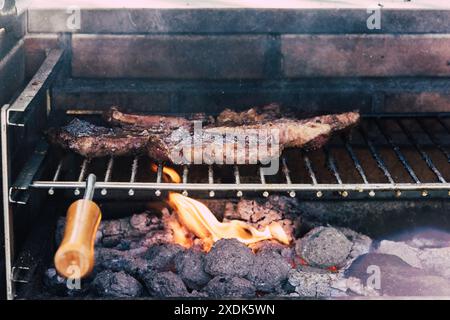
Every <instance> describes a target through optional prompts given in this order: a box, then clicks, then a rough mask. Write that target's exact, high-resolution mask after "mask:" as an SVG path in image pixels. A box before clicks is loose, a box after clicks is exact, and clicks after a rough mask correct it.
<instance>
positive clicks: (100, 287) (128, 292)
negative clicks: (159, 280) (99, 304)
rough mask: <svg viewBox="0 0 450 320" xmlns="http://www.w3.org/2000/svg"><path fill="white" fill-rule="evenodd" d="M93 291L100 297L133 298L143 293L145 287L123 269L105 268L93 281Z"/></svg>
mask: <svg viewBox="0 0 450 320" xmlns="http://www.w3.org/2000/svg"><path fill="white" fill-rule="evenodd" d="M92 288H93V291H94V292H95V293H96V294H97V295H98V296H99V297H106V298H133V297H139V296H141V294H142V290H143V287H142V285H141V284H140V283H139V281H137V280H136V279H135V278H133V277H132V276H130V275H128V274H126V273H125V272H123V271H120V272H112V271H109V270H105V271H102V272H100V273H99V274H97V276H96V277H95V279H94V281H93V282H92Z"/></svg>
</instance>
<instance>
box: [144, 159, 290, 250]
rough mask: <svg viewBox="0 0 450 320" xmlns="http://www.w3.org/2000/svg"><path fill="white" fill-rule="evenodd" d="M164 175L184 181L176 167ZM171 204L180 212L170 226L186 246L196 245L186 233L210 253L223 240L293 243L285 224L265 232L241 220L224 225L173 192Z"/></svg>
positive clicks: (201, 207)
mask: <svg viewBox="0 0 450 320" xmlns="http://www.w3.org/2000/svg"><path fill="white" fill-rule="evenodd" d="M152 170H153V171H156V170H157V166H156V165H152ZM163 174H164V180H165V181H172V182H175V183H179V182H180V181H181V178H180V176H179V175H178V173H177V172H176V171H175V170H174V169H172V168H168V167H163ZM167 202H168V204H169V205H170V207H171V208H172V209H173V210H174V211H175V212H176V213H177V218H178V219H173V221H172V220H171V221H170V222H169V227H170V228H171V229H172V230H173V233H174V241H175V242H176V243H178V244H180V245H182V246H184V247H190V246H192V243H193V242H192V239H191V238H190V237H189V235H188V233H187V232H186V230H189V231H190V232H191V233H193V234H194V235H195V236H196V237H197V238H199V239H201V240H202V243H203V248H204V249H205V250H206V251H208V250H209V249H210V248H211V247H212V245H213V244H214V242H216V241H217V240H220V239H230V238H235V239H237V240H239V241H240V242H242V243H245V244H246V245H251V244H253V243H256V242H259V241H262V240H277V241H279V242H281V243H283V244H289V243H290V240H291V239H290V238H289V236H288V235H287V234H286V232H285V231H284V230H283V228H282V227H281V225H280V224H279V223H276V222H274V223H272V224H270V225H269V226H266V227H265V228H264V229H263V230H258V229H256V228H255V227H253V226H251V225H249V224H247V223H245V222H243V221H239V220H231V221H228V222H220V221H219V220H217V218H216V217H215V216H214V214H213V213H212V212H211V210H209V208H208V207H207V206H205V205H204V204H203V203H201V202H200V201H197V200H194V199H192V198H189V197H186V196H184V195H181V194H179V193H176V192H170V193H169V197H168V200H167Z"/></svg>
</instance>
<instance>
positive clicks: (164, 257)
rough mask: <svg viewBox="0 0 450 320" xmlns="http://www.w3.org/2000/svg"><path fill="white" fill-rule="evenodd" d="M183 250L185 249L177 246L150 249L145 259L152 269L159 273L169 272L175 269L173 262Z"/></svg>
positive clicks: (157, 246) (168, 245)
mask: <svg viewBox="0 0 450 320" xmlns="http://www.w3.org/2000/svg"><path fill="white" fill-rule="evenodd" d="M183 250H184V249H183V247H182V246H179V245H177V244H171V243H168V244H161V245H156V246H153V247H150V248H149V249H148V251H147V252H146V253H145V254H144V257H145V259H147V261H148V262H149V265H150V267H151V268H153V269H155V270H157V271H168V270H171V269H173V266H174V264H173V260H174V258H175V256H176V255H177V253H179V252H181V251H183Z"/></svg>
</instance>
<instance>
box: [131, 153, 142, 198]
mask: <svg viewBox="0 0 450 320" xmlns="http://www.w3.org/2000/svg"><path fill="white" fill-rule="evenodd" d="M138 165H139V157H138V156H136V157H134V159H133V163H132V165H131V175H130V183H133V182H134V181H135V180H136V174H137V170H138ZM128 195H130V196H134V190H133V188H130V190H128Z"/></svg>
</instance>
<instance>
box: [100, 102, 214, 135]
mask: <svg viewBox="0 0 450 320" xmlns="http://www.w3.org/2000/svg"><path fill="white" fill-rule="evenodd" d="M103 119H105V120H106V122H108V123H110V124H111V125H113V126H121V127H124V128H142V129H146V130H148V131H149V132H152V133H159V132H165V131H168V130H171V129H176V128H179V127H187V128H188V127H191V126H192V121H194V120H196V121H202V122H203V123H205V124H210V123H212V122H213V119H212V117H208V116H206V114H204V113H194V114H192V115H191V116H189V117H186V118H184V117H175V116H162V115H145V114H136V113H125V112H122V111H120V110H119V108H118V107H111V108H109V109H108V110H107V111H105V112H104V113H103Z"/></svg>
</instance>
